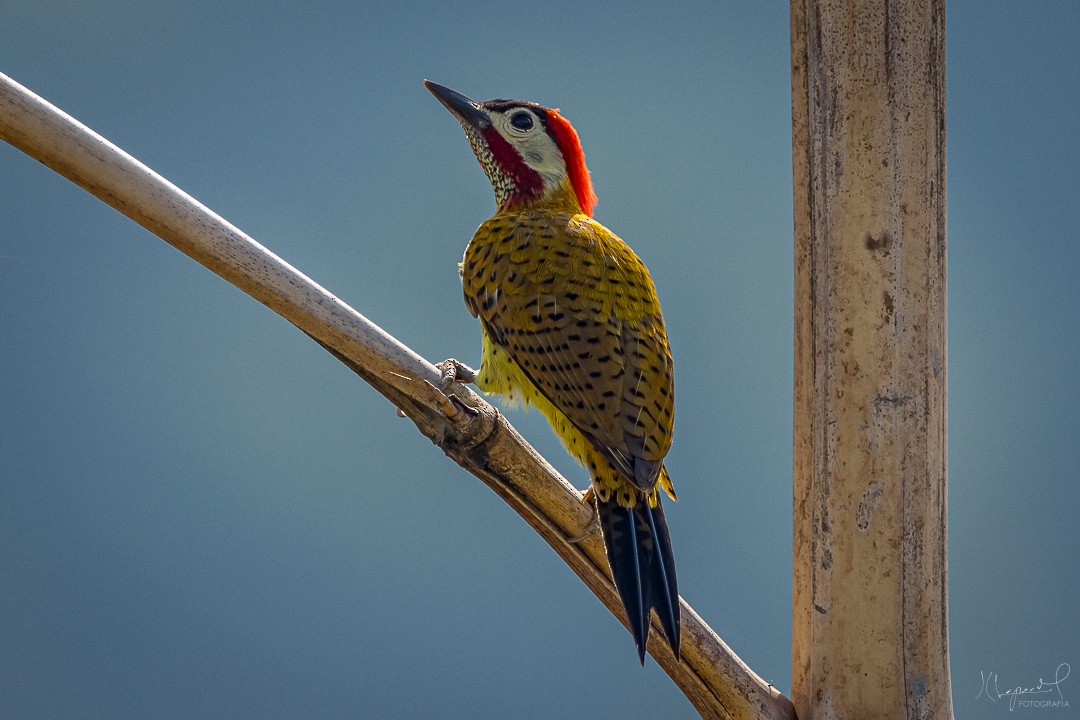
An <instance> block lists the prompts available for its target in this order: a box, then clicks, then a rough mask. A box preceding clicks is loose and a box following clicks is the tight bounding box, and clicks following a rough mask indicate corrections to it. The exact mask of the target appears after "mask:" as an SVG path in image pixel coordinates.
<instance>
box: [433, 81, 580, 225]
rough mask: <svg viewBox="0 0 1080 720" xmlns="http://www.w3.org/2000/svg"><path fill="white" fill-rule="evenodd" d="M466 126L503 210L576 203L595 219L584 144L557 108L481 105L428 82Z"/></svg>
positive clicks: (522, 104)
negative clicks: (583, 148)
mask: <svg viewBox="0 0 1080 720" xmlns="http://www.w3.org/2000/svg"><path fill="white" fill-rule="evenodd" d="M424 86H425V87H427V89H428V90H430V91H431V94H432V95H434V96H435V97H436V98H437V99H438V100H439V102H441V103H442V104H443V105H445V106H446V109H447V110H449V111H450V112H451V113H453V114H454V116H455V117H456V118H457V119H458V121H459V122H460V123H461V127H463V128H465V134H466V135H467V136H468V138H469V144H470V145H472V149H473V152H474V153H476V157H477V159H478V160H479V161H480V165H481V166H482V167H483V168H484V172H485V173H487V176H488V179H489V180H491V185H492V187H493V188H495V200H496V202H498V204H499V208H500V209H502V210H511V209H517V208H527V207H531V206H535V205H540V204H545V203H546V204H552V205H555V206H559V205H563V206H565V205H570V206H571V208H572V209H576V208H573V205H576V206H577V208H580V212H583V213H585V214H586V215H592V210H593V205H595V204H596V194H595V193H594V192H593V188H592V181H591V180H590V179H589V169H588V168H587V167H586V166H585V153H584V152H582V150H581V141H580V140H578V134H577V132H576V131H575V130H574V127H573V126H572V125H571V124H570V122H569V121H568V120H567V119H566V118H564V117H563V116H562V115H560V114H559V111H558V110H557V109H553V108H546V107H544V106H543V105H537V104H536V103H532V102H524V101H522V100H488V101H487V102H476V101H474V100H470V99H469V98H467V97H465V96H464V95H462V94H461V93H459V92H455V91H453V90H451V89H450V88H448V87H445V86H443V85H439V84H438V83H433V82H430V81H428V80H425V81H424Z"/></svg>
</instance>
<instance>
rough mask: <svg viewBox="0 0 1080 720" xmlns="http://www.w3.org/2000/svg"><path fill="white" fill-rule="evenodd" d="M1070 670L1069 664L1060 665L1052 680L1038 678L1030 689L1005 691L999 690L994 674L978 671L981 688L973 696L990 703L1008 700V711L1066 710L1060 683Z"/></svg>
mask: <svg viewBox="0 0 1080 720" xmlns="http://www.w3.org/2000/svg"><path fill="white" fill-rule="evenodd" d="M1070 670H1072V668H1071V667H1070V666H1069V663H1061V664H1060V665H1058V666H1057V669H1056V670H1055V671H1054V679H1053V680H1043V679H1042V678H1039V682H1038V683H1037V684H1036V685H1034V686H1032V687H1024V686H1022V685H1017V686H1016V687H1013V688H1008V689H1006V690H1001V689H999V686H998V681H999V678H998V674H997V673H996V672H991V673H987V672H983V671H981V670H980V671H979V677H980V678H981V679H982V687H981V688H980V689H979V694H978V695H976V696H975V699H976V700H978V699H979V698H981V697H985V698H986V699H987V700H989V701H990V702H999V701H1004V700H1006V699H1008V701H1009V710H1010V711H1012V710H1015V709H1016V708H1018V707H1019V708H1067V707H1069V701H1068V700H1066V699H1065V696H1064V695H1062V694H1061V683H1062V681H1063V680H1065V678H1067V677H1069V671H1070Z"/></svg>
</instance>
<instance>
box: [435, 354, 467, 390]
mask: <svg viewBox="0 0 1080 720" xmlns="http://www.w3.org/2000/svg"><path fill="white" fill-rule="evenodd" d="M435 367H436V368H438V370H439V372H440V373H441V374H442V380H441V383H442V389H443V390H445V389H446V388H448V387H450V384H451V383H455V382H459V383H461V384H463V385H469V384H472V383H474V382H476V371H475V370H473V369H472V368H471V367H469V366H468V365H466V364H465V363H463V362H459V361H457V360H455V359H454V358H447V359H446V360H443V361H442V362H441V363H435Z"/></svg>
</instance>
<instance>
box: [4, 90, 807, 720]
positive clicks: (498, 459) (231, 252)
mask: <svg viewBox="0 0 1080 720" xmlns="http://www.w3.org/2000/svg"><path fill="white" fill-rule="evenodd" d="M0 138H2V139H3V140H5V141H6V142H8V143H10V144H11V145H13V146H15V147H16V148H18V149H19V150H22V151H23V152H24V153H26V154H27V155H29V156H31V157H33V158H34V159H36V160H38V161H39V162H41V163H43V164H44V165H46V166H47V167H50V168H52V169H53V170H55V171H56V172H58V173H59V174H61V175H63V176H64V177H66V178H68V179H69V180H71V181H72V182H74V183H75V184H77V185H79V186H80V187H82V188H83V189H84V190H86V191H87V192H89V193H90V194H92V195H94V196H96V197H98V198H99V199H101V200H102V201H104V202H106V203H108V204H109V205H111V206H112V207H114V208H116V209H117V210H119V211H120V212H121V213H123V214H124V215H127V216H128V217H130V218H131V219H132V220H134V221H135V222H137V223H139V224H140V225H142V226H143V227H145V228H146V229H147V230H149V231H150V232H152V233H154V234H155V235H157V236H158V237H160V238H161V239H163V240H165V241H166V242H167V243H169V244H170V245H173V246H174V247H176V248H177V249H179V250H180V251H182V252H184V253H185V254H187V255H189V256H190V257H191V258H193V259H194V260H196V261H197V262H199V263H200V264H202V265H204V266H206V267H207V268H209V269H210V270H212V271H214V272H215V273H217V274H218V275H220V276H221V277H222V278H224V279H225V280H227V281H229V282H230V283H232V284H233V285H235V286H236V287H238V288H240V289H241V290H243V291H244V292H246V293H247V294H249V295H251V296H252V297H254V298H255V299H256V300H258V301H259V302H261V303H263V304H264V305H266V306H267V307H269V308H270V309H271V310H273V311H275V312H276V313H278V314H279V315H281V316H282V317H284V318H285V319H286V320H288V321H289V322H291V323H292V324H294V325H296V326H297V327H298V328H300V329H301V330H302V331H304V332H305V333H307V334H308V335H309V336H311V337H312V339H314V340H315V341H316V342H318V343H319V344H320V345H322V346H323V347H324V348H326V350H328V351H329V352H330V353H331V354H333V355H334V356H335V357H337V358H338V359H339V360H341V362H343V363H345V365H347V366H348V367H349V368H351V369H352V370H353V371H354V372H356V373H357V374H358V375H360V376H361V377H362V378H363V379H364V380H365V381H367V382H368V383H369V384H371V385H372V386H373V387H374V388H375V389H377V390H378V391H379V392H380V393H382V394H383V395H384V396H385V397H386V398H387V399H388V400H390V402H392V403H393V404H394V405H395V406H397V407H398V408H400V409H401V410H402V412H404V413H405V414H406V415H407V416H408V417H409V418H410V419H412V421H413V422H414V423H415V424H416V426H417V428H418V429H419V430H420V432H421V433H423V434H424V435H425V436H426V437H428V438H429V439H430V440H432V442H434V443H435V444H437V445H439V447H441V448H442V449H443V450H444V451H445V452H446V454H447V455H448V456H449V457H450V458H451V459H453V460H454V461H455V462H457V463H458V464H459V465H461V466H462V467H463V468H465V469H466V470H468V471H469V472H471V473H472V474H473V475H475V476H477V477H478V478H480V480H482V481H483V482H484V483H485V484H486V485H487V486H488V487H490V488H491V489H492V490H494V491H495V493H496V494H498V495H499V497H501V498H502V499H503V500H505V501H506V502H507V504H509V505H510V506H511V507H512V508H513V509H514V510H515V511H516V512H517V513H518V514H519V515H521V516H522V518H524V519H525V521H526V522H527V523H528V524H529V525H530V526H532V528H533V529H534V530H536V532H537V533H538V534H539V535H540V536H541V537H542V538H543V539H544V540H545V541H546V542H547V543H548V544H549V545H550V546H551V547H552V549H553V550H555V552H556V553H558V555H559V556H560V557H561V558H562V559H563V560H564V561H565V562H566V563H567V565H569V566H570V568H571V569H572V570H573V571H574V572H575V573H577V575H578V577H580V578H581V579H582V581H584V583H585V584H586V585H587V586H588V588H589V589H590V590H591V591H592V592H593V593H594V594H596V596H597V597H598V598H599V599H600V601H601V602H603V603H604V605H605V606H607V608H608V610H610V611H611V612H612V613H613V614H614V615H615V617H616V618H618V619H619V620H620V621H622V622H624V624H625V621H624V619H623V613H622V606H621V604H620V602H619V599H618V595H617V594H616V591H615V587H614V585H613V584H612V582H611V580H610V578H609V577H608V574H607V560H606V558H605V555H604V548H603V543H602V542H601V541H600V540H599V538H598V537H596V536H595V535H594V536H592V537H590V538H588V539H586V540H584V541H583V542H581V543H578V544H571V543H569V542H567V539H566V538H567V537H573V536H575V535H578V534H579V533H580V532H581V530H582V528H584V527H585V526H586V525H587V524H588V522H589V519H590V517H589V515H590V513H589V511H588V509H587V508H586V507H585V506H583V505H582V503H581V494H580V493H578V491H577V490H576V489H574V487H572V486H571V485H570V484H569V483H568V482H567V481H566V480H565V479H563V478H562V477H561V476H560V475H559V474H558V473H557V472H556V471H555V470H554V469H553V468H552V467H551V466H550V465H549V464H548V463H547V461H546V460H544V458H542V457H541V456H540V455H539V454H538V453H537V452H536V451H535V450H534V449H533V448H532V447H531V446H530V445H529V444H528V443H527V442H525V440H523V439H522V438H521V436H520V435H519V434H518V433H517V431H516V430H515V429H514V428H513V426H511V425H510V423H508V422H507V421H506V420H505V418H503V417H502V416H501V415H500V414H499V413H498V412H497V411H496V410H495V409H494V408H493V407H491V406H490V405H489V404H487V403H486V402H485V401H484V400H483V399H482V398H480V397H479V396H478V395H476V394H475V393H473V392H472V391H471V390H469V389H468V388H466V387H463V386H460V385H456V384H455V385H453V386H452V393H453V394H452V395H451V396H450V397H447V396H446V395H444V394H443V393H441V392H439V391H438V390H436V389H435V387H434V385H433V383H439V382H440V373H439V370H438V369H437V368H436V367H435V366H433V365H431V364H430V363H428V362H427V361H425V360H424V359H423V358H421V357H420V356H419V355H417V354H416V353H414V352H413V351H412V350H410V349H409V348H408V347H406V346H404V345H402V344H401V343H400V342H398V341H397V340H396V339H395V338H393V337H392V336H391V335H389V334H388V333H387V332H385V331H384V330H383V329H382V328H380V327H378V326H377V325H375V324H374V323H372V322H371V321H369V320H368V319H367V318H365V317H364V316H363V315H361V314H360V313H358V312H356V311H355V310H353V309H352V308H350V307H349V306H348V305H346V304H345V303H343V302H341V301H340V300H339V299H338V298H336V297H334V296H333V295H332V294H330V293H329V292H327V291H326V290H325V289H324V288H322V287H320V286H319V285H318V284H316V283H315V282H313V281H312V280H311V279H309V278H308V277H306V276H305V275H303V274H302V273H300V272H299V271H298V270H296V269H295V268H293V267H292V266H290V265H289V264H288V263H286V262H285V261H283V260H282V259H281V258H279V257H277V256H276V255H274V254H273V253H271V252H270V251H269V250H267V249H266V248H264V247H263V246H261V245H259V244H258V243H257V242H255V241H254V240H252V239H251V238H250V237H248V236H247V235H245V234H244V233H243V232H241V231H240V230H239V229H237V228H235V227H234V226H232V225H230V224H229V223H228V222H226V221H225V220H224V219H222V218H221V217H219V216H218V215H216V214H214V213H213V212H212V211H210V210H209V209H207V208H206V207H204V206H203V205H201V204H200V203H199V202H198V201H196V200H195V199H194V198H192V197H191V196H190V195H187V194H186V193H184V192H183V191H182V190H180V189H179V188H177V187H176V186H175V185H173V184H172V183H170V182H169V181H168V180H166V179H164V178H163V177H161V176H160V175H158V174H157V173H155V172H154V171H153V170H151V169H150V168H148V167H147V166H145V165H143V164H142V163H140V162H139V161H138V160H136V159H135V158H133V157H131V156H130V155H128V154H127V153H125V152H124V151H123V150H121V149H120V148H118V147H116V146H115V145H113V144H112V143H110V142H109V141H107V140H105V139H104V138H102V137H101V136H100V135H97V134H96V133H94V132H93V131H92V130H90V129H89V128H87V127H86V126H84V125H82V124H81V123H79V122H78V121H77V120H75V119H74V118H72V117H70V116H68V115H66V114H64V113H63V112H61V111H60V110H59V109H57V108H56V107H54V106H52V105H50V104H49V103H47V102H46V101H44V100H43V99H41V98H40V97H38V96H36V95H34V94H33V93H32V92H30V91H29V90H27V89H26V88H24V87H22V86H21V85H19V84H18V83H16V82H14V81H12V80H11V79H10V78H8V77H6V76H4V75H2V74H0ZM466 407H467V408H469V409H468V410H466V409H465V408H466ZM474 409H475V412H474ZM682 616H683V621H682V622H683V626H682V635H683V637H682V655H683V659H682V662H679V661H677V660H676V659H675V658H674V656H673V655H672V654H671V651H670V648H668V645H667V643H665V642H662V641H661V638H660V637H659V636H656V637H654V638H653V641H652V642H651V643H649V650H650V653H652V655H653V657H654V658H655V659H656V661H657V662H658V663H659V664H660V666H661V667H663V668H664V670H665V671H666V672H667V673H668V675H670V676H671V678H672V680H674V681H675V684H676V685H678V687H679V688H680V689H681V690H682V691H683V693H684V694H685V695H686V696H687V698H688V699H689V700H690V702H691V703H693V705H694V707H696V708H697V710H698V712H700V713H701V716H702V717H706V718H725V719H732V720H735V719H740V720H742V719H750V718H756V719H759V720H760V719H763V718H764V719H769V720H774V719H775V720H779V719H780V718H794V710H793V708H792V705H791V703H790V701H789V700H788V699H787V698H785V697H784V696H783V695H782V694H781V693H780V692H779V691H777V690H776V689H775V688H773V687H772V686H771V685H769V684H767V683H766V682H765V681H764V680H762V679H761V678H760V677H759V676H758V675H757V674H755V673H754V672H753V671H752V670H751V669H750V668H749V667H747V665H746V664H745V663H743V661H742V660H740V659H739V657H738V656H737V655H735V653H733V652H732V651H731V649H730V648H729V647H728V646H727V645H726V644H725V643H724V642H723V640H721V639H720V638H719V637H718V636H717V635H716V633H714V632H713V631H712V629H711V628H710V627H709V626H708V625H706V624H705V622H704V621H703V620H702V619H701V618H700V617H699V616H698V615H697V613H695V612H694V610H693V608H691V607H690V606H689V605H687V604H686V602H685V601H682ZM652 632H654V633H656V632H659V628H658V627H657V626H655V625H654V627H653V628H652Z"/></svg>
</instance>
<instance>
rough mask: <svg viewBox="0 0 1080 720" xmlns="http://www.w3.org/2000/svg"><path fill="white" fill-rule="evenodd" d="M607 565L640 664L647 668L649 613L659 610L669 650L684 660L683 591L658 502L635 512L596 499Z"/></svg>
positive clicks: (616, 504)
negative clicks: (681, 648) (681, 629)
mask: <svg viewBox="0 0 1080 720" xmlns="http://www.w3.org/2000/svg"><path fill="white" fill-rule="evenodd" d="M597 510H598V514H599V516H600V527H601V529H602V531H603V534H604V545H605V546H606V547H607V556H608V564H609V565H610V566H611V574H612V577H614V579H615V587H616V589H618V591H619V597H620V598H621V599H622V603H623V607H624V608H625V610H626V616H627V619H628V620H629V624H630V632H631V634H632V635H633V636H634V645H635V646H636V647H637V651H638V659H640V660H641V663H642V664H645V651H646V646H647V643H648V639H649V622H650V613H651V611H652V610H653V609H654V608H655V609H656V614H657V615H658V616H659V617H660V626H661V627H662V628H663V630H664V635H665V636H666V637H667V641H668V644H669V645H670V646H671V649H672V650H673V651H674V652H675V656H676V657H679V590H678V583H677V581H676V578H675V560H674V557H673V555H672V552H671V538H670V536H669V535H668V529H667V521H666V520H665V519H664V510H663V508H662V507H661V506H660V503H659V501H658V502H657V505H656V507H652V508H651V507H649V506H648V504H647V503H644V502H642V503H641V504H639V505H637V506H635V507H633V508H624V507H621V506H620V505H619V504H618V503H617V502H615V501H614V500H611V501H607V502H605V501H602V500H600V499H599V498H597Z"/></svg>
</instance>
